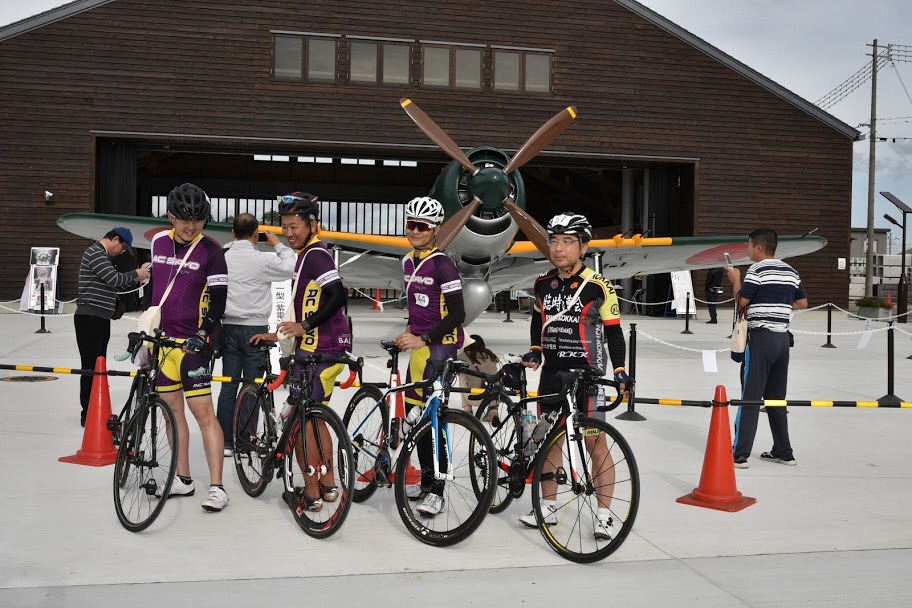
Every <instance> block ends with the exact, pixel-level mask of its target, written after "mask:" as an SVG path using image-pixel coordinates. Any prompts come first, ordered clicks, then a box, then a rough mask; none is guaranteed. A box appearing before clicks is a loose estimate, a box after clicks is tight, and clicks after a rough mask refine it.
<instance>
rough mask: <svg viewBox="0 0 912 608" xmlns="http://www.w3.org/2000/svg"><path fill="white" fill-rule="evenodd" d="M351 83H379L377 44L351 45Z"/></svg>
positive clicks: (358, 43)
mask: <svg viewBox="0 0 912 608" xmlns="http://www.w3.org/2000/svg"><path fill="white" fill-rule="evenodd" d="M351 81H352V82H367V83H376V82H377V43H376V42H352V43H351Z"/></svg>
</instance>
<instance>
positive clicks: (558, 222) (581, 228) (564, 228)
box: [547, 211, 592, 243]
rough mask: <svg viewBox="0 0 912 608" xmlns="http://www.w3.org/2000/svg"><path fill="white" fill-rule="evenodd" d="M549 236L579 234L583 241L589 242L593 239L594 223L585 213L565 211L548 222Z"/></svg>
mask: <svg viewBox="0 0 912 608" xmlns="http://www.w3.org/2000/svg"><path fill="white" fill-rule="evenodd" d="M547 230H548V236H554V235H555V234H575V235H577V236H579V239H580V242H581V243H588V242H589V241H591V240H592V225H591V224H590V223H589V220H587V219H586V216H585V215H580V214H579V213H572V212H570V211H565V212H563V213H561V214H560V215H555V216H554V217H552V218H551V221H550V222H548V228H547Z"/></svg>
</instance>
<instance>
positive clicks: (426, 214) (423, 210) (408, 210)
mask: <svg viewBox="0 0 912 608" xmlns="http://www.w3.org/2000/svg"><path fill="white" fill-rule="evenodd" d="M405 218H406V219H409V220H424V221H426V222H430V223H431V224H436V225H439V224H440V222H442V221H443V218H444V213H443V205H441V204H440V202H439V201H438V200H437V199H434V198H431V197H430V196H419V197H417V198H413V199H412V200H410V201H409V202H408V204H406V206H405Z"/></svg>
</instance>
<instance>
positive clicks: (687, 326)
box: [681, 291, 693, 334]
mask: <svg viewBox="0 0 912 608" xmlns="http://www.w3.org/2000/svg"><path fill="white" fill-rule="evenodd" d="M681 333H682V334H692V333H693V332H692V331H690V292H689V291H688V292H687V295H686V296H685V297H684V331H682V332H681Z"/></svg>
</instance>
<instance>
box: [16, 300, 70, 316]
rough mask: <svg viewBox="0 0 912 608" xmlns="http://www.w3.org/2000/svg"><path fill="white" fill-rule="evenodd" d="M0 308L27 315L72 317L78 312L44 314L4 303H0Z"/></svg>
mask: <svg viewBox="0 0 912 608" xmlns="http://www.w3.org/2000/svg"><path fill="white" fill-rule="evenodd" d="M13 301H14V302H18V301H19V300H13ZM0 308H2V309H3V310H8V311H10V312H15V313H19V314H20V315H27V316H30V317H72V316H73V315H75V314H76V313H72V312H60V313H56V312H45V313H44V314H41V313H40V312H32V311H30V310H19V309H18V308H9V307H7V306H3V305H2V304H0Z"/></svg>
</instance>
